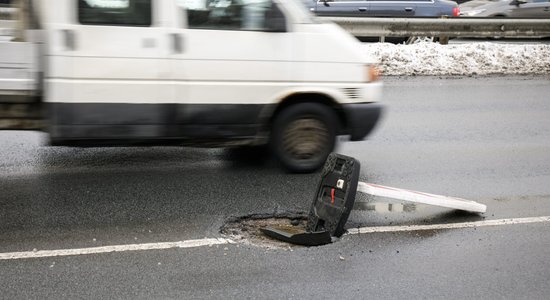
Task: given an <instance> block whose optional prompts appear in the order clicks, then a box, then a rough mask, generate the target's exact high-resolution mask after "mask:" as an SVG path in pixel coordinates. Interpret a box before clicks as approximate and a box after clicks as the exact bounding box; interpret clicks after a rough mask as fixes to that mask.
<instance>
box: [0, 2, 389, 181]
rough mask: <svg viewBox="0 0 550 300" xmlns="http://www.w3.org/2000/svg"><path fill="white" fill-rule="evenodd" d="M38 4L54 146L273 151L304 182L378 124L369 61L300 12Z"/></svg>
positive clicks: (280, 7) (333, 30) (257, 7)
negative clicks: (341, 145)
mask: <svg viewBox="0 0 550 300" xmlns="http://www.w3.org/2000/svg"><path fill="white" fill-rule="evenodd" d="M32 3H33V7H32V10H33V11H34V12H35V17H36V18H37V20H38V21H37V22H38V24H39V25H40V29H41V32H42V35H43V37H42V39H43V41H44V43H43V45H42V50H41V55H40V57H41V58H42V59H41V60H42V63H43V65H44V67H43V75H42V77H41V79H36V80H40V82H41V85H43V93H42V97H41V102H42V103H44V104H45V105H44V106H45V107H46V113H45V115H44V118H45V119H46V120H47V127H46V128H45V130H47V131H48V132H49V134H50V137H51V143H52V144H53V145H73V146H100V145H111V146H117V145H143V144H180V143H185V144H203V143H206V144H208V145H216V146H218V145H228V144H229V145H262V144H269V145H270V148H271V150H272V151H273V153H274V154H275V156H276V157H277V158H278V159H279V160H280V162H281V163H282V164H283V165H284V166H285V167H286V168H288V169H289V170H291V171H298V172H307V171H312V170H315V169H317V168H318V167H320V166H322V164H323V163H324V160H325V159H326V157H327V155H328V154H329V153H330V152H331V151H332V150H333V148H334V146H335V137H336V136H337V135H349V136H350V137H351V139H352V140H360V139H363V138H364V137H365V136H366V135H367V134H368V133H369V132H370V131H371V130H372V128H373V127H374V126H375V124H376V123H377V121H378V119H379V117H380V114H381V106H380V105H378V104H377V103H376V102H377V101H379V99H380V97H381V90H382V83H381V82H380V81H378V76H377V73H376V70H375V68H374V61H373V60H372V59H371V58H369V56H368V55H367V53H364V52H363V51H362V50H361V45H360V43H359V42H358V41H357V40H356V39H355V38H353V37H352V36H350V35H349V34H348V33H347V32H345V31H343V30H342V29H341V28H340V27H338V26H336V25H334V24H332V23H323V22H320V21H318V20H317V19H316V18H315V17H313V16H311V15H310V13H309V12H308V11H306V10H305V9H304V8H303V6H302V5H301V4H300V3H299V2H298V1H295V0H183V1H172V0H156V1H155V0H78V1H75V0H56V1H55V2H53V1H46V0H38V1H34V2H32ZM11 43H14V42H11ZM0 51H2V46H1V43H0ZM0 63H1V62H0ZM0 81H1V79H0ZM0 93H1V92H0Z"/></svg>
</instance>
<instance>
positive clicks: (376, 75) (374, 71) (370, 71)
mask: <svg viewBox="0 0 550 300" xmlns="http://www.w3.org/2000/svg"><path fill="white" fill-rule="evenodd" d="M366 68H367V70H366V74H365V75H366V80H365V82H373V81H378V80H380V69H378V68H377V67H376V66H375V65H366Z"/></svg>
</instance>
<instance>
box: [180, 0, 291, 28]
mask: <svg viewBox="0 0 550 300" xmlns="http://www.w3.org/2000/svg"><path fill="white" fill-rule="evenodd" d="M179 2H180V4H181V5H182V6H184V7H185V8H186V10H187V19H188V28H191V29H217V30H250V31H284V30H282V29H284V28H285V27H284V26H285V25H284V23H285V19H284V15H283V13H282V12H281V10H280V9H279V8H278V7H277V5H276V4H274V3H273V2H272V1H271V0H180V1H179ZM282 24H283V25H282ZM275 29H276V30H275Z"/></svg>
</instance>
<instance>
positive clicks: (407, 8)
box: [405, 7, 414, 11]
mask: <svg viewBox="0 0 550 300" xmlns="http://www.w3.org/2000/svg"><path fill="white" fill-rule="evenodd" d="M413 10H414V8H412V7H405V11H413Z"/></svg>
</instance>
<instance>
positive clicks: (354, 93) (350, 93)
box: [342, 88, 360, 99]
mask: <svg viewBox="0 0 550 300" xmlns="http://www.w3.org/2000/svg"><path fill="white" fill-rule="evenodd" d="M342 93H344V95H346V97H348V98H349V99H359V98H360V94H359V89H358V88H343V89H342Z"/></svg>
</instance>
